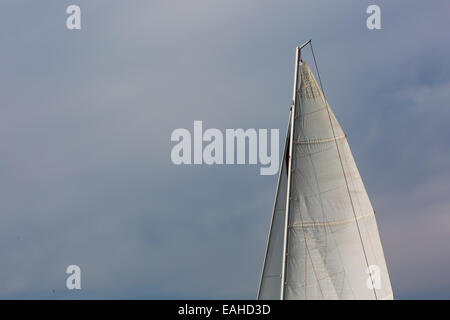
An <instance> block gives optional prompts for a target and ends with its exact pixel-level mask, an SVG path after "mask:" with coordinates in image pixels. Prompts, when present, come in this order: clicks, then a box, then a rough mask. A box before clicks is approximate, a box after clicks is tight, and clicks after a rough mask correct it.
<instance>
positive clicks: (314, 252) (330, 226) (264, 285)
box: [258, 63, 393, 299]
mask: <svg viewBox="0 0 450 320" xmlns="http://www.w3.org/2000/svg"><path fill="white" fill-rule="evenodd" d="M296 67H298V72H296V74H297V78H296V79H295V83H296V85H295V87H294V107H293V108H292V109H293V112H294V115H293V116H292V114H291V116H290V119H291V120H290V125H289V128H290V131H289V130H288V135H289V133H291V135H292V143H289V146H288V145H287V143H288V139H287V143H286V146H285V151H284V157H283V158H285V159H286V157H287V156H288V155H289V149H290V148H291V159H290V166H289V165H288V168H287V167H286V164H285V162H286V161H285V160H283V163H282V168H281V170H280V179H279V186H278V191H277V195H276V203H275V206H274V213H273V219H272V224H271V231H270V235H269V241H268V245H267V251H266V257H265V263H264V266H263V273H262V277H261V284H260V289H259V293H258V298H260V299H279V298H280V297H281V298H282V299H383V298H389V297H393V295H392V288H391V284H390V280H389V274H388V271H387V267H386V262H385V258H384V253H383V249H382V246H381V241H380V237H379V234H378V227H377V224H376V219H375V213H374V210H373V208H372V205H371V203H370V200H369V197H368V195H367V192H366V190H365V187H364V184H363V181H362V179H361V176H360V174H359V171H358V169H357V167H356V164H355V162H354V159H353V155H352V153H351V150H350V147H349V145H348V142H347V138H346V135H345V133H344V132H343V130H342V127H341V126H340V124H339V122H338V121H337V119H336V117H335V115H334V113H333V111H332V110H331V107H330V106H329V104H328V102H327V100H326V98H325V96H324V95H323V92H322V90H321V88H320V87H319V85H318V83H317V81H316V80H315V77H314V75H313V73H312V71H311V69H310V68H309V66H308V65H307V64H306V63H301V64H300V65H298V66H296ZM288 164H289V162H288ZM286 170H288V172H286ZM289 170H290V171H289ZM283 184H285V185H286V186H285V187H284V186H283ZM288 190H289V191H288ZM288 192H289V195H288V194H287V193H288ZM283 197H284V198H285V200H286V204H284V205H283V204H282V198H283ZM283 210H284V211H283ZM282 239H284V241H285V243H284V246H281V244H280V243H279V242H280V241H281V240H282ZM272 241H273V242H272ZM277 241H278V242H277ZM277 246H278V247H277ZM277 250H278V251H277ZM280 264H281V269H280V268H279V267H280ZM274 266H277V267H278V268H274ZM283 266H284V268H285V269H284V271H283ZM374 270H375V271H377V272H378V274H376V277H375V276H374V274H373V272H374ZM283 272H284V283H283ZM279 273H280V275H281V277H280V278H278V277H277V275H278V274H279ZM371 274H372V277H371V276H370V275H371ZM280 289H281V293H282V294H281V296H280V294H279V293H280Z"/></svg>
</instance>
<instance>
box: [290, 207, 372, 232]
mask: <svg viewBox="0 0 450 320" xmlns="http://www.w3.org/2000/svg"><path fill="white" fill-rule="evenodd" d="M374 215H375V214H374V212H373V211H372V212H371V213H368V214H365V215H363V216H358V217H357V218H356V220H361V219H365V218H369V217H373V216H374ZM351 222H355V218H350V219H345V220H336V221H329V222H304V223H294V224H292V225H290V226H289V227H290V228H311V227H320V226H336V225H342V224H347V223H351Z"/></svg>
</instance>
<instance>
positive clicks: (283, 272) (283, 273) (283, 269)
mask: <svg viewBox="0 0 450 320" xmlns="http://www.w3.org/2000/svg"><path fill="white" fill-rule="evenodd" d="M310 41H311V40H310ZM308 43H309V41H308V42H307V43H306V44H304V45H302V46H301V47H297V48H296V53H295V72H294V74H295V76H294V89H293V94H292V108H291V114H290V117H291V119H290V132H289V148H288V168H287V169H288V177H287V193H286V194H287V196H286V212H285V217H284V239H283V261H282V267H281V292H280V300H284V291H285V284H286V283H285V282H286V256H287V254H288V252H287V241H288V239H287V236H288V226H289V204H290V195H291V180H292V175H291V173H292V153H293V152H292V151H293V150H292V146H293V140H294V123H295V105H296V104H297V85H298V84H297V81H298V63H299V58H300V50H301V48H303V47H304V46H305V45H307V44H308Z"/></svg>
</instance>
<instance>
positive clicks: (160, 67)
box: [0, 0, 450, 299]
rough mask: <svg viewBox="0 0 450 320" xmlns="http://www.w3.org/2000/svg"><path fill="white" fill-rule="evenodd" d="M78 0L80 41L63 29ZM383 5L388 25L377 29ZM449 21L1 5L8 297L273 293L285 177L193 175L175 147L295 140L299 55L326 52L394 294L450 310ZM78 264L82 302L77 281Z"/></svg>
mask: <svg viewBox="0 0 450 320" xmlns="http://www.w3.org/2000/svg"><path fill="white" fill-rule="evenodd" d="M74 3H75V4H78V5H80V6H81V10H82V29H81V30H80V31H69V30H67V29H66V26H65V20H66V17H67V14H66V13H65V11H66V8H67V6H68V5H70V4H74ZM369 4H378V5H380V7H381V10H382V16H381V19H382V20H381V23H382V30H373V31H371V30H368V29H367V27H366V17H367V15H366V13H365V11H366V8H367V6H368V5H369ZM449 12H450V2H449V1H448V0H434V1H431V2H427V3H425V2H424V1H414V2H412V1H406V0H404V1H381V0H378V1H375V0H373V1H359V0H354V1H350V0H348V1H335V0H333V1H331V0H330V1H316V0H314V1H313V0H309V1H306V0H303V1H299V0H297V1H264V0H245V1H242V0H239V1H238V0H236V1H235V0H227V1H214V4H213V2H212V1H207V0H201V1H197V0H192V1H162V0H161V1H149V0H133V1H118V0H114V1H113V0H109V1H106V0H104V1H95V2H93V1H87V0H78V1H31V0H29V1H22V0H3V1H1V3H0V40H1V50H0V88H1V89H0V270H1V273H0V298H40V299H48V298H50V299H53V298H207V299H209V298H248V299H253V298H255V296H256V289H257V283H258V279H259V275H260V270H261V266H262V260H263V256H264V249H265V244H266V238H267V232H268V228H269V222H270V216H271V210H272V204H273V198H274V193H275V184H276V179H277V177H276V176H261V175H259V167H258V166H255V165H245V166H207V165H203V166H175V165H174V164H172V162H171V160H170V151H171V148H172V147H173V143H171V142H170V135H171V132H172V131H173V130H174V129H176V128H187V129H189V130H190V131H192V130H193V129H192V127H193V121H194V120H202V121H203V126H204V127H205V128H219V129H221V130H224V129H226V128H240V127H241V128H269V129H270V128H279V129H280V133H281V134H280V142H282V141H283V140H284V131H285V128H286V124H287V121H288V114H289V106H290V103H291V98H292V80H293V72H294V70H293V67H294V64H293V60H294V54H295V46H296V45H298V44H300V43H302V42H304V41H305V40H308V39H310V38H312V39H313V45H314V48H315V51H316V55H317V58H318V63H319V67H320V72H321V77H322V81H323V83H324V87H325V91H326V95H327V97H328V100H329V102H330V105H331V106H332V108H333V110H334V112H335V114H336V116H337V118H338V119H339V121H340V123H341V125H342V126H343V128H344V131H345V132H346V134H347V136H348V140H349V143H350V146H351V148H352V151H353V154H354V157H355V160H356V162H357V165H358V168H359V170H360V173H361V176H362V177H363V180H364V182H365V186H366V188H367V191H368V193H369V196H370V198H371V200H372V204H373V206H374V208H375V211H376V216H377V221H378V226H379V230H380V235H381V240H382V243H383V248H384V252H385V256H386V261H387V265H388V269H389V271H390V277H391V282H392V287H393V291H394V295H395V297H396V298H399V299H409V298H450V277H449V275H448V272H449V270H450V267H449V263H450V246H449V243H450V197H449V196H448V195H449V190H450V148H449V146H450V142H449V141H450V140H449V139H450V59H449V57H450V41H449V33H448V30H449V29H450V28H449V22H448V14H449ZM305 60H306V61H308V62H310V65H312V61H310V57H308V55H306V56H305ZM280 151H281V150H280ZM71 264H76V265H79V266H80V267H81V272H82V290H80V291H76V290H73V291H69V290H67V289H66V287H65V281H66V277H67V275H66V274H65V270H66V267H67V266H68V265H71Z"/></svg>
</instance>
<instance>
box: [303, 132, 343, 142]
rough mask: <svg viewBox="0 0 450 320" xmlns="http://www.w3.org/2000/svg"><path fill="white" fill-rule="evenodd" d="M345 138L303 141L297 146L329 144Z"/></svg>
mask: <svg viewBox="0 0 450 320" xmlns="http://www.w3.org/2000/svg"><path fill="white" fill-rule="evenodd" d="M344 138H346V135H345V134H343V135H341V136H338V137H335V138H326V139H310V140H301V141H297V142H296V144H300V145H302V144H320V143H327V142H332V141H336V140H341V139H344Z"/></svg>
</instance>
